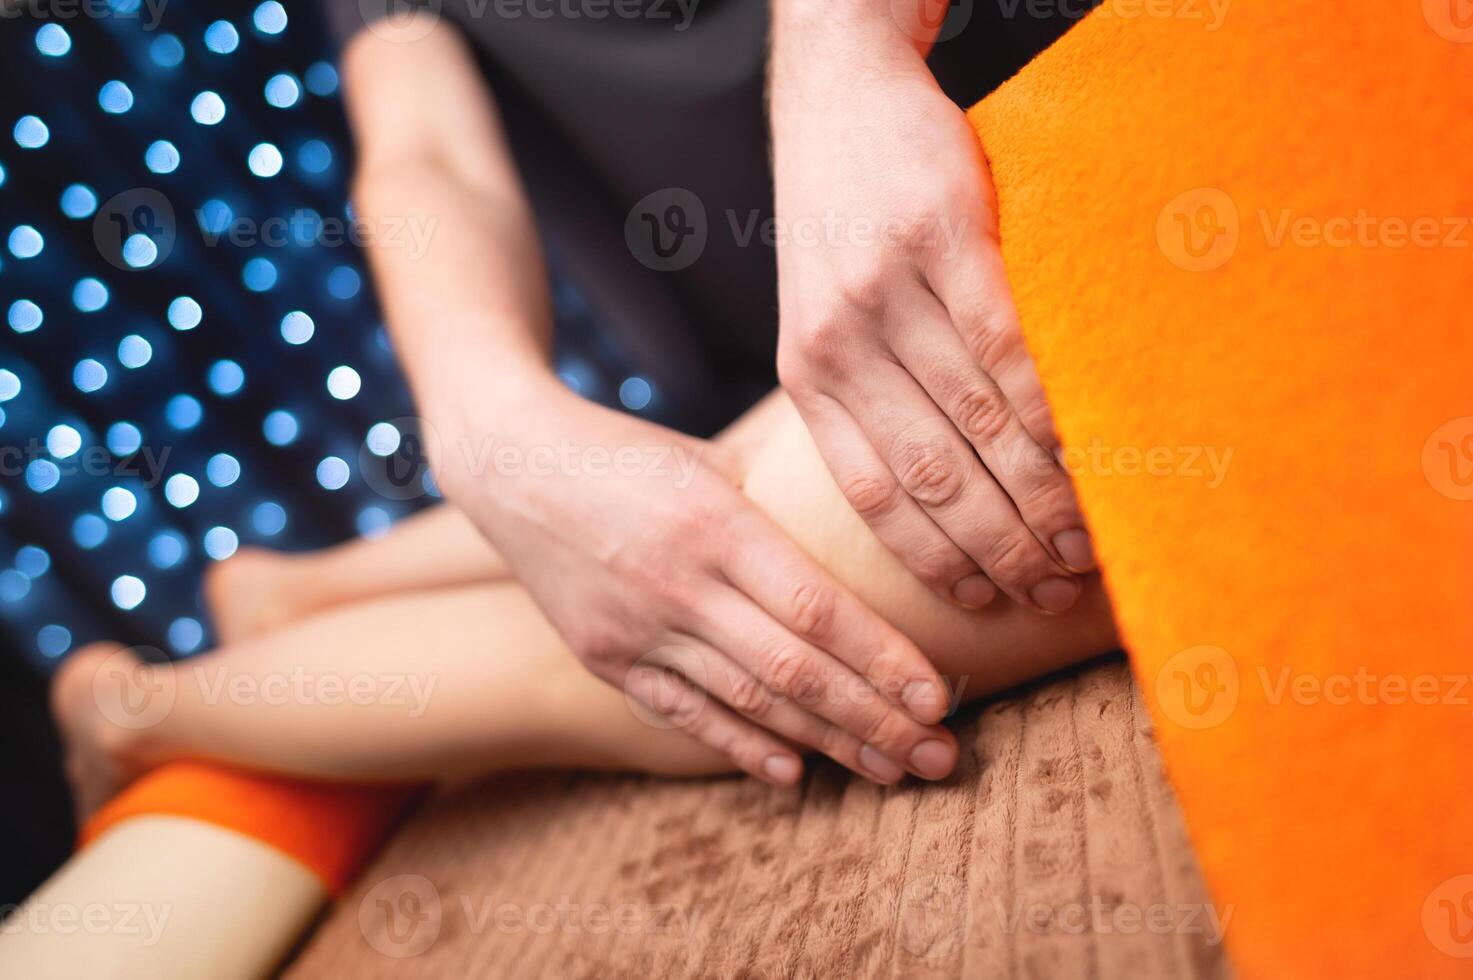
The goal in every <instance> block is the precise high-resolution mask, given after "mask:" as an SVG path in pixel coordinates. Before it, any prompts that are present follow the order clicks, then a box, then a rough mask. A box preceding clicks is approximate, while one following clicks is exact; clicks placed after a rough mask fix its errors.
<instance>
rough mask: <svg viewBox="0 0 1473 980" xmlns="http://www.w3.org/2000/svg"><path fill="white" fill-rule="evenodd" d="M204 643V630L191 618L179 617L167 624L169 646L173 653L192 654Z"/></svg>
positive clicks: (197, 621)
mask: <svg viewBox="0 0 1473 980" xmlns="http://www.w3.org/2000/svg"><path fill="white" fill-rule="evenodd" d="M204 641H205V628H204V626H202V625H200V621H199V620H197V619H195V618H194V617H193V616H180V617H179V618H178V619H176V620H174V621H173V622H172V623H170V624H169V646H171V647H173V649H174V652H175V653H194V652H195V651H196V650H198V649H199V648H200V644H201V643H203V642H204Z"/></svg>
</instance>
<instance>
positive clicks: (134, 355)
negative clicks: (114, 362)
mask: <svg viewBox="0 0 1473 980" xmlns="http://www.w3.org/2000/svg"><path fill="white" fill-rule="evenodd" d="M151 360H153V344H150V343H149V342H148V341H147V340H145V339H144V338H142V337H140V336H138V334H136V333H130V334H128V336H126V337H124V338H123V339H122V340H120V341H118V363H119V364H121V365H123V367H125V368H128V369H130V370H136V369H137V368H141V367H143V366H144V365H145V364H147V363H148V362H149V361H151Z"/></svg>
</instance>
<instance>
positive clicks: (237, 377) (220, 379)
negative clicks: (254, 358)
mask: <svg viewBox="0 0 1473 980" xmlns="http://www.w3.org/2000/svg"><path fill="white" fill-rule="evenodd" d="M208 380H209V385H210V390H211V391H213V392H214V393H215V394H217V395H219V396H221V397H222V398H228V397H230V396H231V395H234V394H236V393H238V392H239V391H240V389H241V387H242V386H244V385H245V370H244V369H243V368H241V366H240V365H239V364H237V363H236V362H235V361H232V360H230V359H228V358H226V359H223V360H219V361H216V362H215V363H214V364H211V365H210V373H209V379H208Z"/></svg>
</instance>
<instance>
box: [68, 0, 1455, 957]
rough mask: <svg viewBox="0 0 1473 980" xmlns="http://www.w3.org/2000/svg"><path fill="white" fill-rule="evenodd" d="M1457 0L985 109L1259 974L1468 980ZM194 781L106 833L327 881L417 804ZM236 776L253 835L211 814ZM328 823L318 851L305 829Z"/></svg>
mask: <svg viewBox="0 0 1473 980" xmlns="http://www.w3.org/2000/svg"><path fill="white" fill-rule="evenodd" d="M1458 2H1460V0H1427V2H1426V3H1424V4H1423V5H1422V6H1421V7H1420V8H1419V7H1418V5H1417V4H1416V3H1407V4H1394V5H1387V4H1384V3H1372V2H1369V0H1359V2H1354V3H1351V4H1346V5H1341V6H1338V7H1326V6H1324V5H1320V4H1310V3H1308V2H1307V0H1275V2H1267V0H1251V2H1250V0H1240V2H1239V3H1237V4H1233V5H1230V6H1227V7H1226V8H1225V12H1224V15H1223V16H1222V17H1221V18H1217V17H1207V18H1202V17H1198V16H1197V15H1196V14H1194V13H1193V12H1194V11H1197V12H1200V11H1203V10H1205V9H1206V8H1204V6H1203V5H1201V4H1195V3H1189V2H1187V0H1105V4H1104V6H1103V7H1102V8H1100V9H1097V10H1096V11H1095V12H1094V13H1092V14H1091V15H1090V16H1089V17H1087V18H1086V19H1085V20H1084V21H1083V22H1082V23H1081V24H1080V25H1078V26H1077V27H1076V28H1075V29H1073V30H1072V31H1071V32H1070V33H1069V34H1068V35H1066V36H1065V37H1064V39H1063V40H1062V41H1061V42H1060V43H1059V44H1057V45H1056V46H1055V47H1053V48H1052V49H1050V50H1049V51H1048V52H1046V53H1045V54H1044V55H1043V56H1042V57H1040V58H1039V59H1037V60H1036V61H1035V62H1034V63H1032V64H1031V65H1029V67H1028V68H1026V69H1025V70H1024V71H1023V72H1022V73H1021V74H1020V75H1019V76H1018V77H1017V78H1015V79H1013V80H1012V81H1011V82H1009V83H1008V84H1007V85H1006V86H1004V87H1003V88H1002V89H1001V90H1000V91H999V92H998V93H996V94H995V95H993V96H992V97H990V98H988V99H987V100H986V101H984V102H983V103H982V104H981V105H979V106H977V107H976V108H975V109H974V110H973V111H972V114H971V118H972V120H973V122H974V123H975V125H976V127H977V130H978V132H979V134H980V135H981V137H982V140H983V144H984V146H985V147H986V148H987V151H988V154H989V156H990V158H991V161H992V165H993V168H994V174H995V177H996V180H997V185H998V193H999V200H1000V207H1001V215H1002V235H1003V240H1004V248H1005V253H1006V257H1007V261H1008V267H1009V272H1010V275H1011V277H1012V280H1013V284H1014V288H1015V290H1016V293H1017V297H1018V302H1019V306H1020V308H1021V311H1022V317H1023V324H1024V327H1025V330H1026V332H1027V335H1028V340H1029V344H1030V346H1031V348H1032V350H1033V352H1034V355H1035V356H1036V358H1037V360H1038V362H1039V366H1040V369H1041V372H1042V374H1043V377H1044V380H1045V383H1046V385H1047V388H1048V393H1049V397H1050V399H1051V401H1052V403H1053V405H1054V410H1055V414H1056V417H1057V420H1058V423H1059V426H1060V431H1061V435H1062V436H1063V438H1064V441H1065V443H1066V445H1067V447H1068V454H1069V455H1068V461H1069V463H1070V466H1071V469H1072V470H1073V471H1074V473H1075V476H1076V479H1077V482H1078V486H1079V490H1080V493H1081V496H1082V499H1083V501H1084V505H1085V509H1086V512H1087V514H1088V516H1089V519H1090V521H1091V524H1092V527H1093V530H1094V533H1095V536H1096V542H1097V546H1098V551H1099V554H1100V557H1101V562H1102V567H1103V568H1104V571H1105V575H1106V578H1107V581H1108V584H1109V588H1110V591H1111V593H1112V595H1113V596H1114V599H1115V603H1116V609H1117V614H1118V616H1119V619H1120V623H1121V628H1122V630H1123V633H1124V636H1125V639H1126V641H1127V643H1128V645H1129V649H1130V652H1131V654H1132V657H1133V660H1134V664H1135V669H1136V671H1137V675H1138V677H1139V679H1140V680H1141V682H1142V687H1143V688H1144V690H1145V691H1146V694H1147V696H1148V697H1149V698H1150V699H1151V700H1152V702H1153V705H1152V706H1153V711H1154V713H1155V715H1156V717H1157V720H1158V722H1159V723H1160V724H1159V728H1160V737H1161V741H1162V745H1163V749H1164V752H1165V755H1166V759H1167V763H1168V766H1169V768H1170V771H1171V774H1172V777H1173V780H1174V782H1175V784H1176V786H1177V788H1178V790H1179V793H1180V795H1181V798H1182V801H1183V804H1184V806H1185V809H1186V813H1187V819H1188V823H1189V825H1190V828H1191V830H1192V832H1193V836H1194V839H1195V841H1196V843H1197V846H1198V848H1199V852H1200V858H1201V862H1202V864H1203V866H1204V870H1205V872H1206V875H1207V878H1208V882H1209V885H1210V886H1211V888H1212V890H1213V892H1214V898H1215V902H1216V904H1217V905H1218V907H1219V908H1225V907H1227V906H1231V907H1232V909H1233V920H1232V922H1233V927H1232V929H1231V930H1229V932H1228V941H1229V947H1230V950H1231V952H1232V954H1233V958H1234V961H1235V963H1236V965H1237V967H1238V970H1239V972H1240V974H1241V975H1242V976H1244V977H1270V976H1272V977H1278V976H1295V977H1315V976H1347V975H1356V976H1414V975H1415V976H1420V977H1435V976H1452V975H1455V974H1465V973H1466V970H1467V963H1466V960H1464V959H1460V958H1459V957H1467V956H1469V955H1473V877H1470V875H1473V846H1470V845H1469V843H1468V842H1467V834H1466V829H1465V828H1467V827H1468V826H1470V825H1473V792H1470V791H1469V790H1468V789H1467V788H1466V780H1467V776H1466V774H1465V773H1464V771H1463V770H1462V768H1461V766H1460V765H1459V763H1460V762H1462V761H1463V757H1464V756H1465V754H1466V746H1467V745H1468V744H1469V734H1470V720H1473V713H1470V712H1473V709H1470V707H1469V706H1468V699H1469V698H1470V695H1473V692H1470V691H1469V690H1468V689H1467V688H1466V687H1465V686H1464V685H1463V683H1462V679H1465V678H1466V677H1467V671H1468V664H1469V662H1470V658H1469V652H1470V651H1473V612H1470V600H1473V566H1470V563H1469V557H1470V555H1473V548H1470V545H1473V502H1470V498H1473V376H1470V364H1473V356H1470V355H1473V339H1470V337H1473V334H1470V331H1469V326H1468V321H1469V317H1470V313H1469V311H1470V310H1473V265H1470V262H1473V248H1470V244H1469V243H1470V238H1473V231H1470V229H1469V228H1468V222H1467V216H1468V215H1470V214H1473V181H1470V180H1469V179H1468V177H1467V174H1466V170H1467V164H1466V162H1465V161H1467V160H1468V159H1473V102H1470V99H1473V95H1470V93H1473V43H1464V42H1468V41H1473V27H1470V26H1469V25H1468V24H1467V23H1466V22H1465V20H1463V19H1461V18H1460V17H1459V16H1458V14H1459V13H1460V9H1459V7H1458V6H1457V4H1458ZM1219 9H1222V8H1221V7H1219ZM201 779H202V773H201V769H200V767H190V768H186V769H181V768H180V767H169V768H166V769H164V770H160V771H158V772H156V773H155V774H153V775H151V776H150V777H148V778H147V779H145V780H143V781H141V782H140V783H139V784H137V785H136V786H135V787H134V788H132V789H131V790H130V791H129V792H128V793H127V794H125V796H124V797H123V798H121V799H120V800H119V801H117V802H116V803H115V804H114V805H113V806H112V807H110V808H108V809H107V810H105V811H103V813H102V814H100V815H99V817H98V819H97V820H96V821H95V822H94V823H93V825H92V826H91V827H90V828H89V830H88V836H95V835H96V834H98V833H100V832H101V831H102V830H103V829H105V827H106V826H108V825H109V824H110V823H111V822H113V821H115V820H117V819H119V818H120V817H121V816H125V815H128V814H132V813H137V812H144V811H148V810H150V809H153V810H165V811H167V812H173V813H186V814H187V813H193V814H195V815H198V816H201V817H202V818H204V819H210V820H212V821H215V822H218V823H222V824H224V825H226V826H231V827H235V828H236V829H239V830H241V831H242V832H245V833H250V834H255V835H259V836H263V837H264V838H265V839H267V840H272V841H273V842H275V843H277V844H278V846H281V847H283V848H284V849H286V850H288V852H289V853H294V854H295V855H296V856H298V857H299V859H301V860H302V861H303V862H304V863H305V864H307V865H308V866H309V867H312V868H313V869H314V870H316V871H317V872H318V873H319V874H321V875H322V876H323V877H324V879H325V880H327V881H328V882H329V883H331V884H333V885H335V886H340V885H341V883H342V882H343V881H345V880H346V878H347V877H348V876H349V875H350V874H351V871H352V868H353V866H354V864H355V861H356V860H357V858H358V857H359V856H361V849H362V848H366V847H367V846H369V845H370V843H371V841H372V840H373V839H374V838H375V837H376V835H377V833H378V832H379V831H381V830H382V828H383V826H384V813H385V812H386V810H387V809H389V808H391V806H392V804H394V803H396V802H397V798H392V799H385V798H382V797H373V796H367V797H364V798H361V799H359V800H358V801H357V802H356V803H352V802H350V803H349V804H348V805H344V802H345V798H343V797H336V798H335V802H324V800H323V798H322V796H321V794H320V793H319V792H318V791H317V790H315V789H312V788H309V787H305V786H301V787H297V788H295V789H293V788H291V787H289V786H288V785H287V784H284V783H282V782H281V781H266V780H258V779H257V778H256V777H251V776H247V775H237V774H221V773H217V774H216V775H214V776H211V777H209V779H207V780H205V781H204V782H203V783H202V782H201ZM220 780H225V781H226V782H228V783H229V784H230V785H231V786H232V787H233V788H232V789H231V794H232V795H231V798H232V800H233V801H235V802H232V804H231V806H229V807H221V806H218V805H212V804H207V802H206V801H204V800H199V801H198V802H191V795H192V794H193V793H195V792H196V791H197V790H198V788H199V787H201V786H204V785H206V784H208V785H211V786H216V787H218V786H220V785H221V783H220ZM257 785H259V786H261V787H263V788H264V789H265V791H264V792H263V793H261V794H260V795H259V799H258V800H257V801H256V802H254V803H253V802H247V800H248V799H250V798H252V793H251V788H252V787H253V786H257ZM191 786H193V787H195V789H191ZM319 805H324V806H326V807H327V810H326V811H325V812H327V813H329V814H330V815H329V816H327V817H326V818H325V819H321V820H320V821H318V822H317V823H316V827H317V828H318V832H317V833H316V834H313V833H311V832H307V831H309V830H310V828H311V827H312V826H313V822H312V821H310V820H303V819H302V814H303V813H307V814H309V815H310V814H311V813H312V812H313V808H314V807H316V806H319ZM226 811H228V812H226ZM283 825H290V826H292V827H294V828H295V827H300V828H303V830H304V832H301V833H298V832H296V831H293V833H291V834H290V835H285V837H284V836H283V835H282V834H281V833H280V832H279V829H278V830H273V828H279V827H281V826H283ZM286 838H289V839H286ZM344 841H351V842H353V846H352V847H349V848H344V847H343V846H342V845H343V842H344ZM355 849H357V850H355Z"/></svg>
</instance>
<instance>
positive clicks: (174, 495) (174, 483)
mask: <svg viewBox="0 0 1473 980" xmlns="http://www.w3.org/2000/svg"><path fill="white" fill-rule="evenodd" d="M164 499H165V500H167V501H168V502H169V503H170V504H172V505H173V506H175V507H178V508H180V509H181V510H182V509H183V508H185V507H188V506H189V505H190V504H192V503H194V502H195V501H196V500H198V499H199V481H198V480H196V479H195V478H194V477H192V476H190V475H189V474H188V473H175V474H174V475H173V476H171V477H169V478H168V479H167V480H165V481H164Z"/></svg>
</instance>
